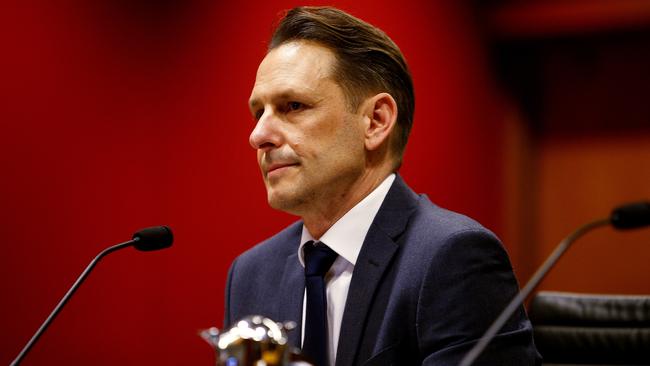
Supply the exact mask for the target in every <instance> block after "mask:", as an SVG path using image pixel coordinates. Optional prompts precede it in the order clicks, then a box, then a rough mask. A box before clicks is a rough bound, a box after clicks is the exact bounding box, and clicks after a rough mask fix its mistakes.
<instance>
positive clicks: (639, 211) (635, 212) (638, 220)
mask: <svg viewBox="0 0 650 366" xmlns="http://www.w3.org/2000/svg"><path fill="white" fill-rule="evenodd" d="M611 221H612V225H613V226H614V227H615V228H617V229H634V228H639V227H643V226H647V225H650V202H637V203H630V204H627V205H624V206H621V207H618V208H616V209H614V211H612V216H611Z"/></svg>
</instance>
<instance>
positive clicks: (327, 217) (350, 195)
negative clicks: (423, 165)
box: [301, 170, 392, 240]
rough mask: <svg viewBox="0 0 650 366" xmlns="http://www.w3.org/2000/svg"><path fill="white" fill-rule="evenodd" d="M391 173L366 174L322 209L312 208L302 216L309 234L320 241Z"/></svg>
mask: <svg viewBox="0 0 650 366" xmlns="http://www.w3.org/2000/svg"><path fill="white" fill-rule="evenodd" d="M391 173H392V171H390V170H389V171H382V172H366V173H365V174H363V175H362V176H360V177H359V179H357V180H355V181H354V182H353V183H352V184H351V185H350V186H349V187H348V189H346V190H345V191H344V192H341V193H340V194H339V195H336V196H335V197H330V198H329V199H328V200H327V201H326V202H323V204H322V205H321V207H315V208H311V209H310V210H309V212H308V213H305V214H303V215H301V217H302V220H303V223H304V225H305V227H306V228H307V230H309V233H310V234H311V235H312V236H313V237H314V238H315V239H317V240H318V239H320V237H321V236H323V234H325V232H327V230H329V229H330V228H331V227H332V225H334V224H335V223H336V222H337V221H338V220H339V219H340V218H341V217H343V216H344V215H345V214H346V213H347V212H348V211H350V210H351V209H352V208H353V207H354V206H356V205H357V204H358V203H359V202H361V201H362V200H363V199H364V198H365V197H366V196H368V195H369V194H370V193H371V192H372V191H374V190H375V189H376V188H377V187H378V186H379V185H380V184H381V183H382V182H383V181H384V179H386V177H387V176H388V175H390V174H391Z"/></svg>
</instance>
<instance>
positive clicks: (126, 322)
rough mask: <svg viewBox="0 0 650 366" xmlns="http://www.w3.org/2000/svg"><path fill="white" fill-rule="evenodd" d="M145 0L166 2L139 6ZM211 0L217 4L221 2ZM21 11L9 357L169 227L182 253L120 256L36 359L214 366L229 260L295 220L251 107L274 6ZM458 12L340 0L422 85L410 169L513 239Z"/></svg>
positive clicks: (10, 210) (85, 6)
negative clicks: (252, 137) (207, 337)
mask: <svg viewBox="0 0 650 366" xmlns="http://www.w3.org/2000/svg"><path fill="white" fill-rule="evenodd" d="M133 3H144V4H149V5H133ZM208 3H210V5H208ZM225 3H230V2H208V1H205V2H198V1H195V2H188V1H180V0H179V1H172V0H169V1H161V2H155V1H153V2H131V1H126V0H125V1H108V0H106V1H90V2H88V1H67V2H49V1H38V0H34V1H18V0H16V1H10V2H8V4H7V5H6V6H5V7H4V8H5V9H4V10H3V12H2V15H0V17H2V19H0V24H2V25H1V26H0V27H2V28H3V29H0V37H1V38H0V41H1V42H0V47H2V55H3V56H2V57H0V70H1V71H0V72H1V73H2V75H1V80H2V82H1V85H2V86H1V89H0V90H1V95H0V96H1V98H0V103H1V108H0V170H1V172H2V173H1V174H2V177H1V179H0V243H1V244H0V245H2V255H1V256H0V271H2V275H1V276H0V294H2V295H1V296H2V301H1V302H0V304H1V305H0V306H1V309H0V310H1V311H0V324H2V328H3V329H2V332H0V345H1V346H0V363H2V364H7V363H8V362H10V360H11V359H13V358H14V357H15V356H16V355H17V354H18V352H19V350H20V349H21V347H22V346H23V345H24V343H25V342H26V341H27V340H28V339H29V337H31V335H32V334H33V332H34V331H35V330H36V328H37V327H38V326H39V324H40V323H41V322H42V321H43V320H44V318H45V317H46V316H47V314H48V313H49V312H50V310H51V309H52V308H53V306H54V305H55V304H56V303H57V302H58V300H59V298H60V297H61V296H62V295H63V294H64V293H65V291H66V290H67V288H68V287H69V286H70V285H71V284H72V282H73V281H74V279H75V278H76V276H77V275H78V274H79V273H80V272H81V270H82V269H83V268H84V267H85V266H86V264H87V263H88V262H89V261H90V260H91V258H92V257H93V256H94V255H95V254H96V253H98V252H99V251H100V250H101V249H103V248H104V247H106V246H108V245H112V244H115V243H118V242H121V241H125V240H128V239H129V238H130V235H131V233H132V232H134V231H135V230H137V229H138V228H141V227H146V226H151V225H158V224H167V225H170V226H171V227H172V228H173V229H174V232H175V235H176V242H175V244H174V247H172V248H171V249H169V250H165V251H161V252H155V253H146V254H145V253H141V252H136V251H134V250H130V249H129V250H124V251H122V252H118V253H115V254H113V255H112V256H109V257H107V258H106V259H105V260H104V261H103V262H101V263H100V264H99V266H98V267H97V268H96V271H95V272H94V273H93V275H92V276H91V277H90V278H89V280H88V281H87V282H86V283H85V284H84V285H83V286H82V288H81V289H80V291H79V292H78V293H77V295H76V297H75V298H73V300H72V301H71V302H70V303H69V304H68V306H67V307H66V308H65V309H64V311H63V312H62V313H61V314H60V316H59V317H58V318H57V319H56V321H55V322H54V324H53V325H52V326H51V327H50V329H49V330H48V331H47V332H46V334H45V335H44V336H43V338H42V339H41V341H40V343H39V344H38V345H37V346H36V347H35V348H34V349H33V351H32V353H31V354H30V355H29V356H28V358H27V359H26V362H25V365H38V364H46V363H47V364H54V365H57V364H92V365H115V364H121V365H136V364H152V365H153V364H155V365H179V364H206V365H207V364H208V363H209V362H211V360H212V354H211V352H210V349H209V348H208V346H207V345H204V344H203V343H202V341H201V340H200V339H199V338H198V336H197V335H196V334H197V331H198V330H199V329H201V328H203V327H208V326H211V325H219V326H220V325H221V316H222V311H223V305H222V302H223V295H222V293H223V287H224V286H223V284H224V281H225V277H226V271H227V268H228V265H229V263H230V261H231V260H232V259H233V258H234V257H235V256H236V255H237V254H238V253H240V252H242V251H243V250H245V249H246V248H248V247H250V246H252V245H253V244H254V243H256V242H258V241H260V240H261V239H263V238H265V237H267V236H269V235H271V234H272V233H274V232H275V231H277V230H279V229H280V228H282V227H283V226H284V225H286V224H288V223H289V222H291V221H293V220H294V219H295V218H293V217H290V216H288V215H285V214H283V213H279V212H275V211H273V210H271V209H270V208H268V207H267V205H266V201H265V193H264V188H263V185H262V182H261V179H260V177H259V173H258V170H257V166H256V163H255V158H254V151H253V150H252V149H251V148H250V147H249V145H248V142H247V141H248V134H249V132H250V130H251V128H252V127H253V121H252V119H251V118H250V116H249V114H248V111H247V108H246V101H247V98H248V95H249V92H250V88H251V86H252V83H253V80H254V74H255V70H256V67H257V64H258V63H259V61H260V60H261V58H262V57H263V55H264V52H265V42H266V40H267V38H268V36H269V35H270V31H271V25H272V23H273V22H274V21H275V20H276V19H277V14H278V13H279V12H280V11H281V10H282V9H286V8H288V7H292V6H294V5H296V4H294V3H293V2H290V1H285V2H284V3H283V4H279V2H277V3H274V4H273V5H269V4H265V3H263V2H251V1H238V2H236V3H235V4H225ZM451 3H454V2H442V1H441V2H435V3H432V2H431V1H424V0H422V1H419V2H409V3H405V2H395V1H354V2H353V1H349V2H343V1H336V2H335V5H338V6H340V7H342V8H344V9H347V10H349V11H350V12H352V13H353V14H355V15H357V16H359V17H361V18H363V19H365V20H368V21H370V22H371V23H374V24H376V25H378V26H380V27H381V28H383V29H384V30H385V31H386V32H387V33H388V34H389V35H391V36H392V37H393V39H394V40H395V41H396V42H397V43H398V44H399V45H400V47H401V48H402V50H403V52H404V53H405V55H406V57H407V59H408V61H409V63H410V65H411V68H412V72H413V76H414V80H415V87H416V95H417V108H416V122H415V127H414V129H413V136H412V140H411V142H410V146H409V147H408V149H407V156H406V163H405V165H404V167H403V170H402V173H403V175H404V176H405V178H406V180H407V181H408V182H410V183H411V185H412V186H413V187H415V188H416V190H418V191H420V192H426V193H428V194H429V196H430V197H431V198H432V200H434V201H436V202H438V203H440V204H442V205H445V206H447V207H450V208H453V209H456V210H459V211H461V212H465V213H467V214H470V215H472V216H474V217H476V218H478V219H479V220H481V221H483V222H484V223H485V224H486V225H487V226H488V227H490V228H492V229H494V230H496V231H497V232H499V231H500V230H501V229H502V228H501V225H502V223H501V222H500V218H499V215H498V214H497V213H498V212H499V209H500V207H499V202H500V192H499V187H500V180H499V179H500V178H499V177H500V176H501V175H500V174H501V172H500V171H499V161H500V157H499V154H498V151H499V149H498V147H499V143H500V141H499V136H500V133H499V131H500V128H501V124H500V122H499V121H500V120H501V116H500V113H501V112H500V107H499V103H498V101H495V100H492V98H494V97H492V95H494V94H493V93H491V91H492V89H491V84H490V82H489V80H488V78H487V76H486V70H485V67H484V64H483V59H482V51H481V50H480V49H479V47H478V44H477V40H476V39H475V37H474V36H473V33H472V31H471V30H470V28H468V27H467V21H468V19H469V14H468V13H467V12H466V11H465V10H464V9H462V8H458V7H455V6H454V5H450V4H451Z"/></svg>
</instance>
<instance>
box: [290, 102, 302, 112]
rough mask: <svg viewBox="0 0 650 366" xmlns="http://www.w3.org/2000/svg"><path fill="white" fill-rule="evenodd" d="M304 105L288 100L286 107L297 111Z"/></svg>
mask: <svg viewBox="0 0 650 366" xmlns="http://www.w3.org/2000/svg"><path fill="white" fill-rule="evenodd" d="M303 107H304V104H302V103H300V102H289V103H288V104H287V109H288V110H290V111H297V110H299V109H302V108H303Z"/></svg>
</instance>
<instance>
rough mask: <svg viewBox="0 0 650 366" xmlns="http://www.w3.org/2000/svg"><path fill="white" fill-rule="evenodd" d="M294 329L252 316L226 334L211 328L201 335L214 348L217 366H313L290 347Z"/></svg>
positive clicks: (238, 322) (289, 325)
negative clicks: (289, 332) (289, 342)
mask: <svg viewBox="0 0 650 366" xmlns="http://www.w3.org/2000/svg"><path fill="white" fill-rule="evenodd" d="M295 327H296V324H295V323H294V322H286V323H277V322H275V321H273V320H271V319H269V318H265V317H263V316H260V315H253V316H248V317H246V318H244V319H241V320H239V321H237V322H236V323H235V324H234V325H233V326H232V327H230V329H228V330H226V331H223V332H219V330H218V329H217V328H209V329H206V330H204V331H202V332H201V333H200V335H201V337H202V338H203V339H204V340H205V341H207V342H208V343H209V344H210V345H211V346H212V347H213V348H214V350H215V352H216V365H217V366H311V365H312V364H311V363H309V362H307V361H306V360H305V359H304V358H303V357H302V356H301V355H300V351H299V350H298V349H294V348H293V347H291V346H290V345H289V344H288V338H287V332H288V331H291V330H293V329H294V328H295Z"/></svg>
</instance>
